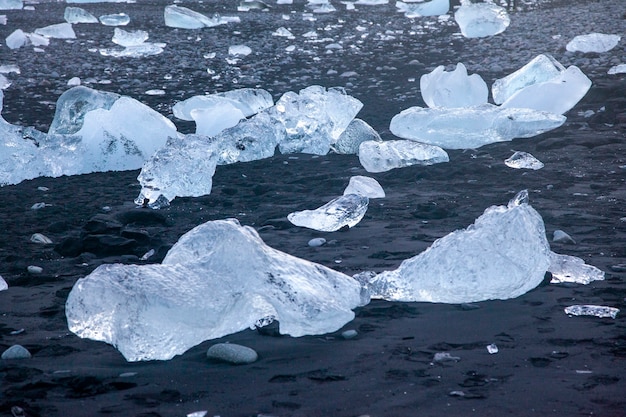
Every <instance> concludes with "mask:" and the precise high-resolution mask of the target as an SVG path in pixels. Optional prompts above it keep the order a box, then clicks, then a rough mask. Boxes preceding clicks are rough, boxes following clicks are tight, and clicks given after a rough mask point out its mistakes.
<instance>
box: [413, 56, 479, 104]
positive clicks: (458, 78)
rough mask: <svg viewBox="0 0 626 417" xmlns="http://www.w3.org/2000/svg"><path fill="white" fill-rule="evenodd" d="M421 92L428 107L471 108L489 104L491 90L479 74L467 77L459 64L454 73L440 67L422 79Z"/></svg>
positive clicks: (462, 66)
mask: <svg viewBox="0 0 626 417" xmlns="http://www.w3.org/2000/svg"><path fill="white" fill-rule="evenodd" d="M420 91H421V92H422V98H423V99H424V102H425V103H426V105H427V106H428V107H431V108H432V107H471V106H478V105H481V104H486V103H487V98H488V96H489V89H488V88H487V83H486V82H485V81H484V80H483V79H482V77H481V76H480V75H478V74H472V75H469V76H468V75H467V69H466V68H465V65H463V64H462V63H460V62H459V63H458V64H457V65H456V68H455V70H454V71H452V72H446V71H445V70H444V66H443V65H440V66H438V67H437V68H435V69H434V70H433V71H432V72H430V73H429V74H424V75H422V77H421V78H420Z"/></svg>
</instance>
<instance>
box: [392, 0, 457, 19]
mask: <svg viewBox="0 0 626 417" xmlns="http://www.w3.org/2000/svg"><path fill="white" fill-rule="evenodd" d="M396 7H397V9H398V11H399V12H402V13H404V15H405V16H406V17H408V18H414V17H421V16H440V15H442V14H446V13H448V10H450V0H430V1H424V2H421V3H415V2H406V3H405V2H403V1H396Z"/></svg>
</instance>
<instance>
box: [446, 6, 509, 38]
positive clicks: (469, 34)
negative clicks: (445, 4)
mask: <svg viewBox="0 0 626 417" xmlns="http://www.w3.org/2000/svg"><path fill="white" fill-rule="evenodd" d="M454 20H456V22H457V23H458V25H459V27H460V28H461V33H462V34H463V36H465V37H466V38H483V37H487V36H493V35H497V34H498V33H502V32H504V31H505V30H506V28H507V27H509V24H510V23H511V19H510V18H509V14H508V13H507V12H506V9H505V8H504V7H500V6H498V5H496V4H493V3H471V2H470V1H469V0H464V1H462V2H461V7H459V8H458V9H457V11H456V13H455V14H454Z"/></svg>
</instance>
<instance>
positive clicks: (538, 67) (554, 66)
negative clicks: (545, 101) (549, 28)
mask: <svg viewBox="0 0 626 417" xmlns="http://www.w3.org/2000/svg"><path fill="white" fill-rule="evenodd" d="M563 71H565V67H564V66H563V65H561V64H560V63H559V62H558V61H557V60H556V59H554V58H553V57H552V56H551V55H547V54H541V55H537V56H536V57H535V58H533V59H532V60H531V61H530V62H528V63H527V64H526V65H524V66H523V67H522V68H520V69H518V70H517V71H515V72H514V73H512V74H509V75H507V76H506V77H504V78H500V79H497V80H495V81H494V82H493V84H492V85H491V95H492V96H493V101H494V103H496V104H502V103H504V102H505V101H506V100H507V99H509V98H510V97H511V96H512V95H513V94H515V93H516V92H517V91H519V90H521V89H523V88H526V87H528V86H531V85H533V84H539V83H543V82H547V81H551V80H554V79H556V78H558V77H559V75H560V74H561V72H563Z"/></svg>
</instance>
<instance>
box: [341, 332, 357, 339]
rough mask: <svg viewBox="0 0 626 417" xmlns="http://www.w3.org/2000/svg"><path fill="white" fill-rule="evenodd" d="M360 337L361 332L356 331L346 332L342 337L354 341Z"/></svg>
mask: <svg viewBox="0 0 626 417" xmlns="http://www.w3.org/2000/svg"><path fill="white" fill-rule="evenodd" d="M358 335H359V332H357V331H356V330H346V331H345V332H342V333H341V337H343V338H344V339H346V340H348V339H354V338H355V337H357V336H358Z"/></svg>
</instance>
